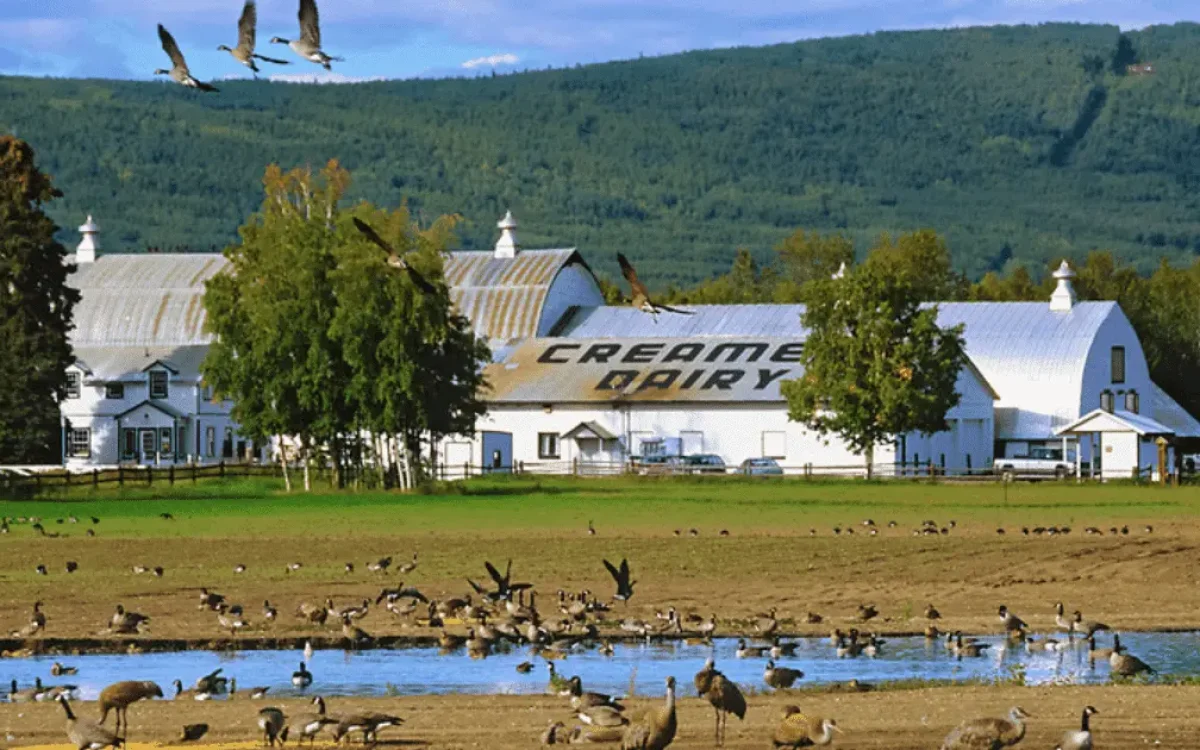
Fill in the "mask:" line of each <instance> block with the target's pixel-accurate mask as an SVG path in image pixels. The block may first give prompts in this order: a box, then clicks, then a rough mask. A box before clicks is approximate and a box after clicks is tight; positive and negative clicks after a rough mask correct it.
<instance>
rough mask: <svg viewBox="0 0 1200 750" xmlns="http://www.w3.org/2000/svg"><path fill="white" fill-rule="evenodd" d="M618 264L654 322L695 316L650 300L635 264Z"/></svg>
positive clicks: (620, 259) (635, 300)
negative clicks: (663, 315) (663, 316)
mask: <svg viewBox="0 0 1200 750" xmlns="http://www.w3.org/2000/svg"><path fill="white" fill-rule="evenodd" d="M617 263H618V264H620V266H621V275H622V276H624V277H625V280H626V281H628V282H629V288H630V291H631V292H632V296H633V299H632V301H631V302H630V305H631V306H632V307H634V308H635V309H638V310H641V311H642V312H644V313H649V314H650V315H653V316H654V322H656V323H657V322H658V314H659V313H660V312H673V313H676V314H679V315H693V314H694V313H693V312H691V311H690V310H680V309H678V308H675V307H668V306H666V305H663V304H660V303H658V302H655V301H654V300H653V299H651V298H650V291H649V290H648V289H646V285H645V284H643V283H642V282H641V281H640V280H639V279H638V275H637V271H635V270H633V264H631V263H630V262H629V259H628V258H626V257H625V256H624V255H623V254H621V253H617ZM688 533H689V534H691V535H692V536H698V533H696V530H695V529H692V530H691V531H689V532H688Z"/></svg>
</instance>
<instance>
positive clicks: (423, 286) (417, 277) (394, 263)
mask: <svg viewBox="0 0 1200 750" xmlns="http://www.w3.org/2000/svg"><path fill="white" fill-rule="evenodd" d="M354 226H355V227H356V228H358V230H359V232H361V233H362V235H364V236H366V238H367V239H368V240H371V241H372V242H374V244H376V245H378V246H379V248H380V250H383V251H384V252H385V253H388V265H390V266H391V268H394V269H400V270H402V271H404V272H406V274H408V277H409V278H412V280H413V283H414V284H416V287H418V288H419V289H420V290H421V292H425V293H426V294H437V287H434V286H433V284H431V283H430V281H428V280H427V278H425V276H422V275H421V274H420V271H418V270H416V269H414V268H413V266H412V265H410V264H409V263H408V262H407V260H404V259H403V258H401V257H400V253H397V252H396V248H395V247H392V246H391V244H390V242H388V241H386V240H384V239H383V238H382V236H379V233H378V232H376V230H374V229H373V228H372V227H371V224H368V223H366V222H365V221H362V220H360V218H359V217H358V216H355V217H354ZM384 560H388V564H386V565H383V566H382V568H372V570H378V571H379V572H384V571H386V570H388V565H391V558H390V557H386V558H384ZM379 562H380V563H383V560H379ZM367 568H371V565H368V566H367ZM415 568H416V554H415V553H414V554H413V563H412V568H409V564H407V563H406V564H404V565H403V566H402V568H401V574H404V572H412V571H413V569H415ZM404 569H407V570H404Z"/></svg>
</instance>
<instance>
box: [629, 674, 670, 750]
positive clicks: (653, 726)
mask: <svg viewBox="0 0 1200 750" xmlns="http://www.w3.org/2000/svg"><path fill="white" fill-rule="evenodd" d="M678 727H679V724H678V720H677V717H676V715H675V678H674V677H668V678H667V698H666V701H665V702H664V703H663V706H662V708H657V709H655V708H651V709H647V710H646V711H644V712H642V713H641V714H639V715H638V716H637V717H636V718H635V719H634V720H633V721H632V722H631V723H630V725H629V727H628V728H626V730H625V736H624V737H622V738H621V750H665V748H666V747H668V746H669V745H670V744H671V743H672V742H674V741H675V731H676V730H677V729H678Z"/></svg>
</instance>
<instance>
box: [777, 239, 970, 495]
mask: <svg viewBox="0 0 1200 750" xmlns="http://www.w3.org/2000/svg"><path fill="white" fill-rule="evenodd" d="M885 253H886V250H885V249H881V250H879V251H876V252H875V253H873V254H872V255H871V256H870V257H869V258H868V259H867V261H866V262H865V263H863V264H862V265H860V266H858V267H857V268H855V269H853V270H852V271H850V272H848V273H847V275H846V276H844V277H843V278H840V279H826V280H822V281H814V282H812V283H811V284H810V285H809V286H808V291H807V297H808V300H807V308H806V310H805V313H804V315H803V323H804V325H805V327H807V328H808V329H809V335H808V339H807V341H806V342H805V344H804V354H803V356H802V357H801V363H802V364H803V366H804V374H803V375H802V376H801V377H800V378H799V379H797V380H791V381H788V382H785V383H784V384H783V386H782V392H783V395H784V397H785V398H786V399H787V402H788V416H789V417H790V418H791V419H793V420H795V421H797V422H803V423H804V424H805V425H807V426H808V427H809V428H810V429H812V430H815V431H816V432H818V433H821V434H822V435H827V434H830V433H834V434H836V435H838V436H839V437H841V439H842V440H843V441H844V442H845V443H846V444H847V445H849V446H850V448H851V449H852V450H853V451H854V452H855V453H858V454H861V455H864V456H865V459H866V466H867V475H868V477H869V476H871V474H872V464H873V463H874V454H875V448H876V447H877V446H879V445H881V444H884V443H886V442H888V441H890V440H893V439H894V438H895V436H897V435H901V434H904V433H908V432H921V433H925V434H931V433H935V432H940V431H942V430H945V429H947V425H946V412H947V411H949V410H950V409H951V408H953V407H954V406H955V405H957V404H958V401H959V398H960V396H959V394H958V392H957V390H956V389H955V385H956V382H957V380H958V375H959V372H960V371H961V370H962V368H963V366H964V365H965V364H966V361H967V357H966V352H965V349H964V345H963V338H962V329H961V327H956V328H951V329H942V328H939V327H938V324H937V309H936V308H934V307H927V308H922V307H921V306H920V302H919V300H920V298H921V295H920V289H919V282H918V280H916V279H914V278H913V277H912V276H911V275H908V274H898V273H895V264H894V263H893V262H892V261H891V260H890V259H888V258H887V257H886V256H885Z"/></svg>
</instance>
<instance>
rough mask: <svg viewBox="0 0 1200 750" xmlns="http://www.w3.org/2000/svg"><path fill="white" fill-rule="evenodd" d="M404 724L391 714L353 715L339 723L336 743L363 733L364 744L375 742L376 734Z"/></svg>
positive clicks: (335, 738) (334, 734)
mask: <svg viewBox="0 0 1200 750" xmlns="http://www.w3.org/2000/svg"><path fill="white" fill-rule="evenodd" d="M403 723H404V719H401V718H400V717H399V716H392V715H391V714H380V713H373V712H372V713H363V714H352V715H350V716H345V717H343V718H342V719H341V720H340V721H338V723H337V726H336V727H334V730H333V740H334V742H337V743H340V742H341V741H342V738H343V737H346V736H348V735H349V734H350V733H351V732H361V733H362V736H363V742H364V743H365V742H374V741H375V733H376V732H378V731H379V730H380V729H386V728H388V727H398V726H400V725H401V724H403Z"/></svg>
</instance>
